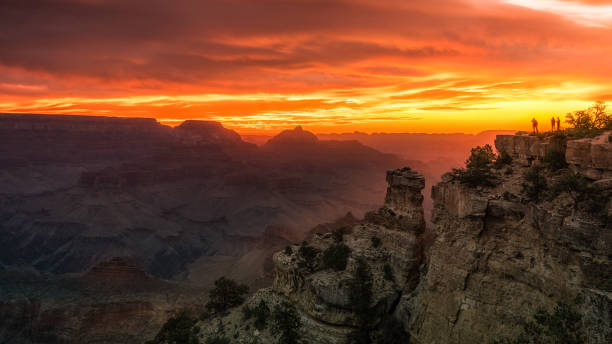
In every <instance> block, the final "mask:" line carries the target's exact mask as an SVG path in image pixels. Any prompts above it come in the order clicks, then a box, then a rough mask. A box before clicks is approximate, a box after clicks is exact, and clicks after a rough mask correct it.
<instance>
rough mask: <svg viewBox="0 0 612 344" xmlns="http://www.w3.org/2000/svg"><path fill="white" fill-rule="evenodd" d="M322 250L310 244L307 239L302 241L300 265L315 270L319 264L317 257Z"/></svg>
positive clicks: (299, 251)
mask: <svg viewBox="0 0 612 344" xmlns="http://www.w3.org/2000/svg"><path fill="white" fill-rule="evenodd" d="M319 253H321V251H320V250H319V249H317V248H316V247H312V246H309V245H308V243H307V242H306V241H304V242H303V243H302V245H301V246H300V249H299V250H298V254H299V258H300V260H299V261H298V267H299V268H303V269H307V270H308V271H313V270H314V269H315V267H316V266H317V257H318V256H319Z"/></svg>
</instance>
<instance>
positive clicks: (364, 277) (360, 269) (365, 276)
mask: <svg viewBox="0 0 612 344" xmlns="http://www.w3.org/2000/svg"><path fill="white" fill-rule="evenodd" d="M349 300H350V301H351V305H353V310H354V311H355V314H356V317H357V318H356V320H357V328H356V329H354V330H353V331H352V332H351V333H349V335H348V337H347V344H368V343H371V342H372V339H371V336H370V332H371V328H372V322H373V321H374V313H373V310H372V309H371V308H370V303H371V302H372V274H371V273H370V268H369V267H368V264H367V263H366V262H365V260H364V259H363V258H359V259H358V260H357V268H356V269H355V272H354V274H353V279H352V280H351V281H350V284H349Z"/></svg>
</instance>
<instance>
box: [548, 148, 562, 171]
mask: <svg viewBox="0 0 612 344" xmlns="http://www.w3.org/2000/svg"><path fill="white" fill-rule="evenodd" d="M542 162H543V163H544V165H545V166H546V167H547V168H548V169H549V170H551V171H558V170H560V169H563V168H566V167H567V161H565V153H564V152H562V151H560V150H558V149H549V150H547V151H546V153H544V158H543V159H542Z"/></svg>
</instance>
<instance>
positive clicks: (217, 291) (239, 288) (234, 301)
mask: <svg viewBox="0 0 612 344" xmlns="http://www.w3.org/2000/svg"><path fill="white" fill-rule="evenodd" d="M248 292H249V287H247V286H246V285H244V284H238V283H236V282H235V281H234V280H231V279H228V278H225V277H221V278H219V279H218V280H216V281H215V287H214V288H213V289H212V290H211V291H210V293H209V294H208V297H209V301H208V303H207V304H206V309H208V310H212V311H214V312H215V313H223V312H225V311H226V310H228V309H229V308H232V307H236V306H239V305H241V304H242V303H243V302H244V295H246V294H247V293H248Z"/></svg>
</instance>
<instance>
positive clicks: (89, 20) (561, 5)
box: [0, 0, 612, 133]
mask: <svg viewBox="0 0 612 344" xmlns="http://www.w3.org/2000/svg"><path fill="white" fill-rule="evenodd" d="M0 47H2V49H1V50H0V112H26V113H65V114H95V115H113V116H139V117H156V118H158V119H159V120H160V121H161V122H163V123H167V124H171V125H172V124H178V123H180V121H182V120H184V119H209V120H217V121H221V122H222V123H223V124H224V125H226V126H227V127H230V128H233V129H236V130H238V131H240V132H241V133H272V132H277V131H279V130H281V129H285V128H289V127H293V126H295V125H303V126H304V127H305V128H307V129H309V130H312V131H315V132H319V133H325V132H347V131H354V130H359V131H364V132H382V131H384V132H478V131H482V130H487V129H527V128H529V125H530V123H529V120H530V119H531V117H533V116H536V117H537V118H538V119H539V120H540V122H541V123H542V125H546V124H547V123H548V121H549V119H550V116H551V115H552V114H555V115H561V116H563V114H564V113H566V112H568V111H574V110H578V109H582V108H586V107H588V106H589V105H590V104H591V103H592V102H593V101H595V100H612V57H611V56H612V0H610V1H606V0H584V1H579V0H575V1H571V0H541V1H538V0H499V1H498V0H490V1H485V0H428V1H408V0H344V1H338V0H207V1H199V0H198V1H196V0H186V1H166V0H164V1H160V0H148V1H136V0H131V1H123V0H42V1H41V0H31V1H21V0H5V1H2V2H1V3H0Z"/></svg>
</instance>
